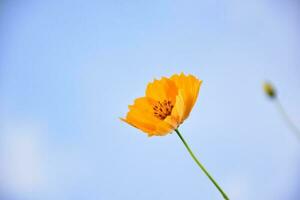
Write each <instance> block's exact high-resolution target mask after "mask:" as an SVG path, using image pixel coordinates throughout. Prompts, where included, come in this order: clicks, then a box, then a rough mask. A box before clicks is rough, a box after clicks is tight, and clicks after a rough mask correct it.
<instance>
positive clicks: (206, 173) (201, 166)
mask: <svg viewBox="0 0 300 200" xmlns="http://www.w3.org/2000/svg"><path fill="white" fill-rule="evenodd" d="M175 132H176V133H177V135H178V136H179V138H180V139H181V141H182V142H183V144H184V146H185V147H186V149H187V150H188V152H189V153H190V155H191V156H192V158H193V159H194V161H195V162H196V163H197V165H198V166H199V167H200V169H201V170H202V171H203V172H204V174H205V175H206V176H207V177H208V178H209V180H210V181H211V182H212V183H213V184H214V185H215V186H216V188H217V189H218V190H219V192H220V193H221V194H222V196H223V198H224V199H225V200H229V198H228V197H227V195H226V194H225V192H224V191H223V190H222V188H221V187H220V186H219V185H218V183H217V182H216V181H215V180H214V179H213V177H212V176H211V175H210V174H209V173H208V171H207V170H206V169H205V167H204V166H203V165H202V164H201V163H200V162H199V160H198V159H197V158H196V156H195V155H194V153H193V152H192V150H191V149H190V147H189V145H188V144H187V143H186V141H185V140H184V138H183V137H182V135H181V134H180V132H179V131H178V129H175Z"/></svg>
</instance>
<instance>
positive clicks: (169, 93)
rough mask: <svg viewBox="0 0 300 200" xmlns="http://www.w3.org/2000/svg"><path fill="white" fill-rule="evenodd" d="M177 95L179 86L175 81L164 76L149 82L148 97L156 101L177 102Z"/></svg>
mask: <svg viewBox="0 0 300 200" xmlns="http://www.w3.org/2000/svg"><path fill="white" fill-rule="evenodd" d="M176 96H177V87H176V85H175V83H174V82H173V81H171V80H170V79H168V78H165V77H162V78H161V79H160V80H154V81H153V82H152V83H149V84H148V86H147V89H146V97H149V98H151V99H154V100H156V101H164V100H171V101H172V103H173V104H174V103H175V100H176Z"/></svg>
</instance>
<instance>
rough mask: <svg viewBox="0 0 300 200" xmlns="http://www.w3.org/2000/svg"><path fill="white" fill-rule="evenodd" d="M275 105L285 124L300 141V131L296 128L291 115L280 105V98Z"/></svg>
mask: <svg viewBox="0 0 300 200" xmlns="http://www.w3.org/2000/svg"><path fill="white" fill-rule="evenodd" d="M275 104H276V107H277V109H278V111H279V112H280V114H281V116H282V118H283V119H284V120H285V122H286V123H287V125H288V126H289V128H290V129H291V131H293V132H294V133H295V135H296V137H297V138H298V139H299V140H300V130H299V129H298V128H297V127H296V125H295V124H294V123H293V121H292V120H291V119H290V117H289V115H288V114H287V112H286V111H285V109H284V108H283V106H282V104H281V103H280V101H279V99H278V98H276V99H275Z"/></svg>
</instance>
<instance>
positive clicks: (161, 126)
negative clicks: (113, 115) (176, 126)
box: [122, 97, 173, 136]
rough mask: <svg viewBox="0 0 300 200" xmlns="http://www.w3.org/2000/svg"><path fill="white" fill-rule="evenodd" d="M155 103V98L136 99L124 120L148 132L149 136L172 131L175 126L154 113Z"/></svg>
mask: <svg viewBox="0 0 300 200" xmlns="http://www.w3.org/2000/svg"><path fill="white" fill-rule="evenodd" d="M153 103H155V100H153V99H150V98H147V97H141V98H138V99H136V100H135V102H134V104H133V105H131V106H129V112H128V113H127V116H126V118H125V119H122V120H123V121H125V122H127V123H128V124H130V125H132V126H134V127H136V128H138V129H140V130H142V131H143V132H145V133H148V135H149V136H152V135H157V136H162V135H166V134H167V133H170V132H171V131H172V130H173V127H172V126H171V125H170V124H169V123H167V122H165V121H163V120H159V119H158V118H156V117H155V116H154V115H153V107H152V106H153Z"/></svg>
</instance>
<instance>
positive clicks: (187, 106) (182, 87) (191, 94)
mask: <svg viewBox="0 0 300 200" xmlns="http://www.w3.org/2000/svg"><path fill="white" fill-rule="evenodd" d="M170 79H171V80H173V81H174V82H175V84H176V87H177V88H178V95H177V98H176V104H175V106H174V108H173V109H174V113H173V112H172V115H173V114H174V116H177V118H178V120H180V123H182V122H183V121H184V120H185V119H186V118H187V117H188V116H189V114H190V112H191V110H192V108H193V106H194V105H195V102H196V100H197V97H198V93H199V89H200V86H201V84H202V80H199V79H197V78H196V77H194V76H192V75H188V76H186V75H185V74H183V73H181V74H180V75H177V74H175V75H173V76H172V77H171V78H170Z"/></svg>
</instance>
